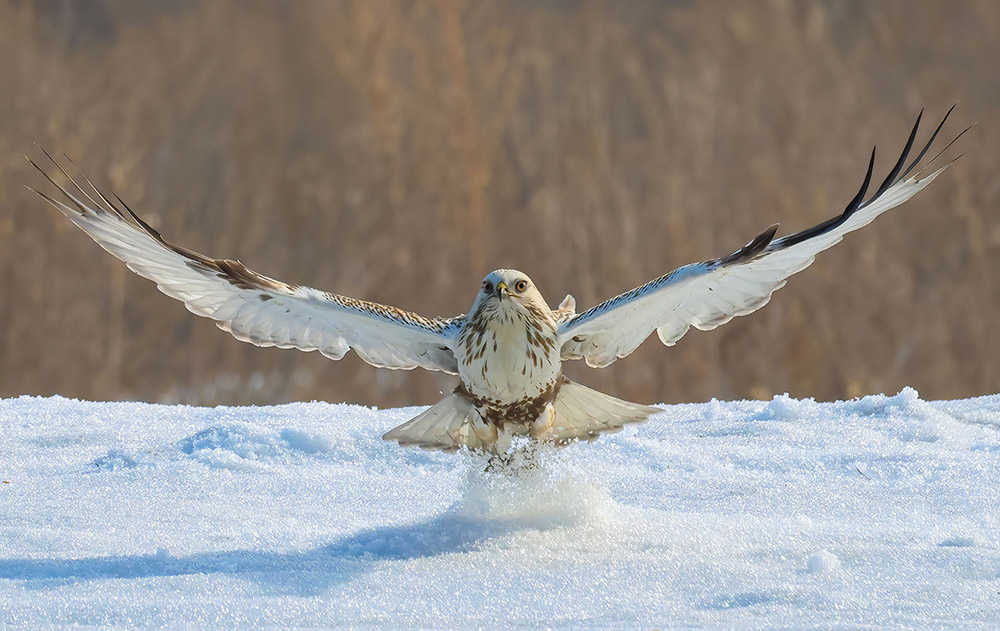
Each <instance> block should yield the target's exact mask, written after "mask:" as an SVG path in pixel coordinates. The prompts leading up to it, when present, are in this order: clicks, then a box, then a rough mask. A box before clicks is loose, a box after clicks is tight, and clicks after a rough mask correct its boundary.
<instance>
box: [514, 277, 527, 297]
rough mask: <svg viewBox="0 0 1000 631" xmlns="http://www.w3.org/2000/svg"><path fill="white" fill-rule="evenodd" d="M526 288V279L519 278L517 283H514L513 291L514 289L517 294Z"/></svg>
mask: <svg viewBox="0 0 1000 631" xmlns="http://www.w3.org/2000/svg"><path fill="white" fill-rule="evenodd" d="M527 288H528V281H526V280H519V281H517V284H516V285H514V291H516V292H517V293H519V294H520V293H522V292H524V290H525V289H527Z"/></svg>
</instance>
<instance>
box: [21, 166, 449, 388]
mask: <svg viewBox="0 0 1000 631" xmlns="http://www.w3.org/2000/svg"><path fill="white" fill-rule="evenodd" d="M45 155H46V156H48V157H49V159H50V160H52V157H51V156H49V154H48V153H46V154H45ZM28 161H29V162H31V164H32V165H33V166H34V167H35V168H36V169H38V170H39V171H40V172H41V173H42V175H44V176H45V177H46V178H47V179H48V180H49V181H50V182H51V183H52V184H54V185H55V186H56V187H57V188H58V189H59V190H60V191H61V192H62V194H63V195H65V197H66V201H65V202H63V201H58V200H56V199H53V198H52V197H50V196H49V195H46V194H45V193H40V192H38V191H34V189H31V190H32V191H34V192H35V193H37V194H38V195H40V196H41V197H42V198H43V199H45V200H46V201H48V202H49V203H50V204H52V205H53V206H55V207H56V208H57V209H59V210H60V211H62V213H63V214H64V215H66V216H67V217H69V219H70V221H72V222H73V223H75V224H76V225H77V226H79V227H80V228H81V229H82V230H83V231H84V232H86V233H87V234H88V235H90V237H91V238H92V239H94V241H96V242H97V243H98V244H99V245H100V246H101V247H102V248H104V249H105V250H107V251H108V252H110V253H111V254H113V255H114V256H115V257H117V258H119V259H121V260H122V261H124V262H125V264H126V265H127V266H128V268H129V269H130V270H132V271H133V272H135V273H136V274H138V275H140V276H142V277H144V278H148V279H149V280H151V281H153V282H154V283H156V286H157V287H158V288H159V290H160V291H162V292H163V293H165V294H166V295H168V296H170V297H171V298H176V299H177V300H180V301H181V302H183V303H184V305H185V306H186V307H187V308H188V310H189V311H191V312H192V313H196V314H197V315H200V316H205V317H207V318H211V319H213V320H215V323H216V325H218V327H219V328H220V329H222V330H223V331H229V332H230V333H232V334H233V337H235V338H236V339H239V340H242V341H244V342H250V343H252V344H256V345H257V346H278V347H280V348H298V349H300V350H303V351H315V350H318V351H319V352H320V353H322V354H323V355H325V356H327V357H329V358H331V359H340V358H342V357H343V356H344V355H345V354H346V353H347V351H348V350H350V349H354V351H355V352H356V353H357V354H358V355H359V356H360V357H361V358H362V359H363V360H365V361H366V362H368V363H369V364H371V365H373V366H379V367H382V368H398V369H406V370H408V369H411V368H416V367H417V366H419V367H421V368H426V369H428V370H443V371H445V372H451V373H456V372H458V370H457V364H456V360H455V354H454V352H453V351H452V343H453V341H454V339H455V336H456V334H457V333H458V331H459V329H460V326H461V322H463V321H464V316H459V317H456V318H451V319H443V318H425V317H422V316H419V315H417V314H415V313H410V312H408V311H403V310H401V309H397V308H395V307H389V306H386V305H380V304H377V303H374V302H365V301H362V300H355V299H354V298H348V297H346V296H339V295H337V294H331V293H327V292H323V291H319V290H316V289H312V288H310V287H302V286H298V285H290V284H287V283H283V282H281V281H278V280H274V279H273V278H268V277H267V276H262V275H261V274H258V273H257V272H254V271H253V270H251V269H249V268H248V267H246V266H244V265H243V264H242V263H240V262H239V261H237V260H231V259H213V258H210V257H207V256H204V255H202V254H198V253H197V252H193V251H191V250H188V249H186V248H182V247H180V246H176V245H173V244H170V243H168V242H167V241H165V240H164V239H163V238H162V237H161V236H160V234H159V233H158V232H157V231H156V230H154V229H153V228H151V227H150V226H149V225H148V224H147V223H146V222H144V221H143V220H142V219H140V218H139V217H138V216H137V215H136V214H135V213H133V212H132V210H131V209H129V208H128V206H126V205H125V203H124V202H122V201H121V199H120V198H118V196H117V195H115V196H114V197H115V199H116V200H117V202H118V203H117V204H115V203H114V202H112V201H111V200H110V199H109V198H108V197H106V196H105V195H104V194H102V193H101V192H100V191H99V190H98V189H97V188H96V187H95V186H94V185H93V183H92V182H90V180H89V179H87V178H86V175H84V176H83V177H84V178H85V179H86V181H87V183H88V184H89V185H90V188H91V189H93V193H94V196H91V195H90V194H89V193H88V192H87V191H85V190H84V189H83V188H82V187H81V186H80V185H79V184H77V182H76V181H75V180H74V179H73V178H72V177H71V176H70V175H69V174H68V173H67V172H66V171H65V170H64V169H63V168H62V166H60V165H59V164H58V163H57V162H56V161H55V160H52V163H53V165H55V167H56V168H57V169H58V170H59V171H60V172H61V173H62V174H63V175H64V176H65V177H66V178H67V179H68V180H69V182H70V186H68V187H63V186H61V185H59V184H58V183H56V181H55V180H54V179H53V178H52V177H50V175H49V174H48V173H46V172H45V171H44V170H43V169H41V168H40V167H39V166H38V165H37V164H35V163H34V162H33V161H31V159H30V158H29V159H28ZM68 189H69V190H68ZM71 191H72V192H71Z"/></svg>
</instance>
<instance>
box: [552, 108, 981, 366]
mask: <svg viewBox="0 0 1000 631" xmlns="http://www.w3.org/2000/svg"><path fill="white" fill-rule="evenodd" d="M954 109H955V108H954V106H952V108H951V109H949V110H948V112H947V114H945V116H944V119H942V121H941V123H940V124H939V125H938V126H937V128H935V130H934V132H933V133H932V134H931V137H930V139H929V140H928V141H927V143H926V144H925V145H924V147H923V149H921V151H920V153H919V154H918V155H917V157H916V158H915V159H914V160H913V161H912V162H911V163H910V164H909V166H908V167H907V168H906V169H905V170H904V168H903V167H904V165H905V164H906V159H907V157H908V156H909V153H910V150H911V149H912V148H913V142H914V140H915V139H916V135H917V129H918V128H919V126H920V119H921V118H922V116H923V112H921V113H920V115H919V116H917V121H916V123H915V124H914V125H913V129H912V131H911V132H910V135H909V138H908V139H907V141H906V146H905V147H904V148H903V151H902V153H901V155H900V157H899V159H898V160H897V161H896V163H895V164H894V165H893V167H892V169H891V170H890V172H889V174H888V175H887V176H886V178H885V179H884V180H883V181H882V183H881V184H880V185H879V187H878V189H877V190H876V191H875V193H874V194H873V195H872V196H871V197H869V198H868V199H867V201H865V195H866V193H867V191H868V187H869V185H870V184H871V180H872V173H873V171H874V167H875V151H874V150H872V155H871V159H870V160H869V161H868V170H867V172H866V174H865V178H864V182H863V183H862V185H861V188H860V189H859V190H858V192H857V194H856V195H855V196H854V198H853V199H852V200H851V201H850V203H849V204H848V205H847V208H846V209H845V210H844V211H843V212H842V213H841V214H839V215H837V216H836V217H833V218H831V219H829V220H827V221H824V222H823V223H820V224H818V225H816V226H813V227H812V228H808V229H806V230H802V231H801V232H797V233H795V234H791V235H788V236H785V237H781V238H775V234H776V232H777V228H778V226H777V224H775V225H773V226H771V227H769V228H768V229H767V230H765V231H764V232H762V233H761V234H759V235H758V236H757V237H755V238H754V239H752V240H751V241H750V242H749V243H747V244H746V245H744V246H743V247H742V248H740V249H739V250H737V251H735V252H733V253H732V254H729V255H727V256H724V257H721V258H717V259H713V260H709V261H704V262H701V263H692V264H690V265H685V266H684V267H681V268H678V269H676V270H674V271H673V272H670V273H669V274H665V275H663V276H661V277H659V278H657V279H655V280H652V281H650V282H648V283H646V284H645V285H642V286H640V287H636V288H635V289H632V290H630V291H627V292H625V293H623V294H621V295H619V296H616V297H615V298H611V299H610V300H606V301H604V302H602V303H601V304H599V305H597V306H596V307H593V308H591V309H589V310H587V311H584V312H583V313H580V314H579V315H575V316H574V317H572V318H570V319H567V320H563V321H561V322H560V326H559V341H560V346H561V348H562V358H563V359H564V360H568V359H581V358H582V359H585V360H586V361H587V364H588V365H590V366H594V367H603V366H607V365H608V364H610V363H612V362H614V361H615V360H617V359H620V358H622V357H625V356H627V355H629V354H630V353H631V352H632V351H634V350H635V349H636V348H637V347H638V346H639V344H641V343H642V342H643V340H645V339H646V338H647V337H649V336H650V335H651V334H652V333H653V332H654V331H656V333H657V336H658V337H659V338H660V341H661V342H663V344H665V345H667V346H673V345H674V344H676V343H677V341H678V340H679V339H680V338H682V337H683V336H684V335H685V334H686V333H687V332H688V330H690V328H691V327H694V328H696V329H699V330H702V331H708V330H711V329H714V328H716V327H718V326H721V325H723V324H725V323H726V322H729V321H730V320H732V319H733V318H734V317H736V316H741V315H746V314H748V313H752V312H753V311H756V310H757V309H760V308H761V307H763V306H764V305H765V304H767V302H768V301H769V300H770V299H771V295H772V294H773V293H774V292H775V291H777V290H778V289H780V288H781V287H783V286H784V285H785V283H786V282H787V279H788V277H789V276H791V275H792V274H795V273H797V272H800V271H802V270H803V269H805V268H806V267H809V265H811V264H812V262H813V261H814V260H815V259H816V255H817V254H819V253H820V252H822V251H823V250H826V249H828V248H830V247H833V246H834V245H836V244H837V243H839V242H840V241H841V239H843V238H844V235H846V234H847V233H848V232H851V231H854V230H857V229H859V228H862V227H864V226H866V225H868V224H869V223H871V222H872V221H874V219H875V218H876V217H878V216H879V215H880V214H882V213H884V212H885V211H887V210H889V209H891V208H894V207H896V206H898V205H900V204H902V203H903V202H905V201H906V200H908V199H909V198H910V197H912V196H913V195H915V194H916V193H918V192H919V191H920V190H921V189H923V188H924V187H925V186H927V185H928V184H930V183H931V182H932V181H933V180H934V178H936V177H937V176H938V175H940V174H941V172H942V171H944V169H946V168H947V167H948V166H950V165H951V162H949V163H948V164H946V165H944V166H943V167H941V168H939V169H937V170H936V171H934V172H932V173H931V174H929V175H927V176H926V177H923V178H920V175H921V174H922V173H923V171H924V170H925V169H926V168H927V166H929V165H930V164H931V163H932V162H933V161H934V160H936V159H937V157H938V156H940V155H941V153H943V152H944V150H946V149H947V148H948V147H950V146H951V145H952V143H954V142H955V140H958V138H960V137H961V136H962V134H964V133H965V132H966V131H968V128H966V129H965V130H964V131H962V133H960V134H958V136H956V137H955V139H954V140H952V141H951V142H950V143H948V145H947V146H946V147H945V148H944V149H942V150H941V152H939V153H938V154H937V155H936V156H935V157H934V158H932V159H931V161H930V162H928V165H927V166H925V167H923V168H921V169H920V170H918V171H916V172H915V173H914V172H913V171H914V169H915V168H916V166H917V165H918V163H919V162H920V160H921V159H922V158H923V157H924V155H925V154H926V153H927V151H928V149H929V148H930V146H931V145H932V144H933V142H934V140H935V139H936V138H937V136H938V133H939V132H940V131H941V128H942V127H943V126H944V123H945V121H946V120H948V116H949V115H950V114H951V112H952V110H954ZM959 157H961V156H959ZM956 159H957V158H956ZM952 162H954V160H953V161H952ZM911 173H913V174H912V175H911Z"/></svg>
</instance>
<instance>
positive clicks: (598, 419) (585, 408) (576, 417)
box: [546, 379, 662, 443]
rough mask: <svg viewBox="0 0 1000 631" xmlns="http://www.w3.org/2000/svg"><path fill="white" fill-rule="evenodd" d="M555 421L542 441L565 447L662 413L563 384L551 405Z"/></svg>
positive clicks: (658, 409)
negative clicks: (574, 441)
mask: <svg viewBox="0 0 1000 631" xmlns="http://www.w3.org/2000/svg"><path fill="white" fill-rule="evenodd" d="M554 404H555V408H556V415H555V420H554V421H553V422H552V427H551V428H550V429H549V431H548V433H547V434H546V438H548V439H552V440H554V441H556V442H560V443H565V442H569V441H572V440H574V439H580V440H594V439H595V438H597V436H598V435H600V434H602V433H606V432H607V433H611V432H617V431H621V429H622V428H623V427H625V425H627V424H629V423H642V422H643V421H645V420H646V419H647V418H648V417H649V416H651V415H653V414H656V413H657V412H662V410H661V409H660V408H657V407H653V406H650V405H641V404H639V403H631V402H629V401H624V400H622V399H618V398H615V397H613V396H611V395H608V394H604V393H603V392H598V391H597V390H592V389H590V388H588V387H586V386H582V385H580V384H578V383H576V382H575V381H570V380H568V379H567V380H566V382H565V383H563V385H562V387H561V388H560V389H559V393H558V394H557V395H556V400H555V402H554Z"/></svg>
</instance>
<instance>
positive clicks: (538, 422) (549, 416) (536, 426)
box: [528, 402, 556, 439]
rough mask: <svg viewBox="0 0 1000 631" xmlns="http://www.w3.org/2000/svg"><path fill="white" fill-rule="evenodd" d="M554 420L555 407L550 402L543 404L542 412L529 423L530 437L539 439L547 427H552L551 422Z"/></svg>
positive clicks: (547, 429)
mask: <svg viewBox="0 0 1000 631" xmlns="http://www.w3.org/2000/svg"><path fill="white" fill-rule="evenodd" d="M555 420H556V408H555V406H554V405H552V403H551V402H549V403H546V404H545V409H544V410H542V413H541V414H539V415H538V418H537V419H535V420H534V421H533V422H532V423H531V427H529V428H528V431H529V433H531V437H532V438H535V439H540V438H542V437H543V436H545V434H546V432H548V431H549V428H550V427H552V422H553V421H555Z"/></svg>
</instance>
